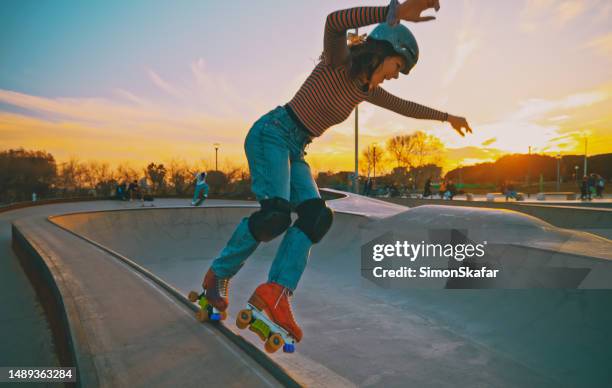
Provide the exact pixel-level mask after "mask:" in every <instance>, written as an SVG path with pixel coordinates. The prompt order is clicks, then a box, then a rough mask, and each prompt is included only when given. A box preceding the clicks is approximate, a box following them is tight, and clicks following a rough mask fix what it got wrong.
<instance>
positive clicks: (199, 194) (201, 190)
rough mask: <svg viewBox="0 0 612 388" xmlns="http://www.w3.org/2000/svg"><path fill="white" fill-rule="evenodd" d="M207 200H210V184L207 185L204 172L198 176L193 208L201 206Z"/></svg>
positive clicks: (192, 202) (192, 201)
mask: <svg viewBox="0 0 612 388" xmlns="http://www.w3.org/2000/svg"><path fill="white" fill-rule="evenodd" d="M206 198H208V183H206V171H202V172H199V173H197V174H196V185H195V190H194V192H193V199H192V200H191V206H200V205H201V204H202V202H204V201H205V200H206Z"/></svg>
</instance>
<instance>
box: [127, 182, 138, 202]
mask: <svg viewBox="0 0 612 388" xmlns="http://www.w3.org/2000/svg"><path fill="white" fill-rule="evenodd" d="M127 191H128V195H129V197H130V202H132V200H134V198H138V182H136V179H134V181H132V182H131V183H130V185H129V186H128V189H127Z"/></svg>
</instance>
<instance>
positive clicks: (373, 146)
mask: <svg viewBox="0 0 612 388" xmlns="http://www.w3.org/2000/svg"><path fill="white" fill-rule="evenodd" d="M372 148H373V151H372V152H373V153H374V155H373V157H372V159H373V160H374V179H376V143H374V144H372Z"/></svg>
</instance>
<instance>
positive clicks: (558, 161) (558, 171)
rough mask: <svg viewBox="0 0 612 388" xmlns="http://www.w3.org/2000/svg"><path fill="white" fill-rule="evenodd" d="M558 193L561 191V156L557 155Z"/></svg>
mask: <svg viewBox="0 0 612 388" xmlns="http://www.w3.org/2000/svg"><path fill="white" fill-rule="evenodd" d="M557 191H561V154H557Z"/></svg>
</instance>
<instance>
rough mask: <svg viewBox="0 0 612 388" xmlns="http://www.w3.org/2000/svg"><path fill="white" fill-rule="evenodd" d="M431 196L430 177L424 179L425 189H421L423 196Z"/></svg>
mask: <svg viewBox="0 0 612 388" xmlns="http://www.w3.org/2000/svg"><path fill="white" fill-rule="evenodd" d="M427 197H431V178H427V180H426V181H425V189H424V190H423V198H427Z"/></svg>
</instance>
